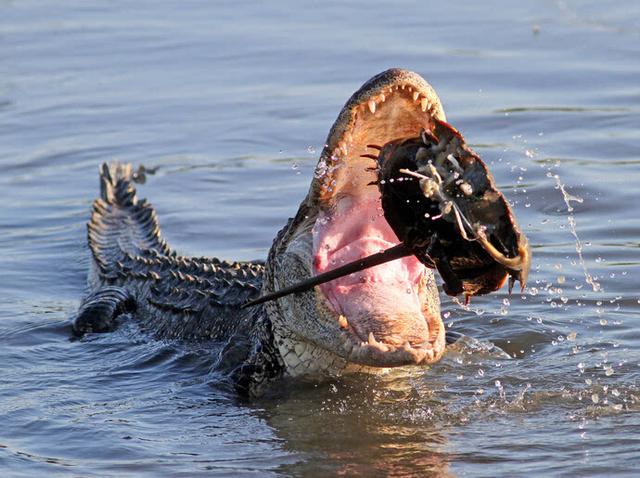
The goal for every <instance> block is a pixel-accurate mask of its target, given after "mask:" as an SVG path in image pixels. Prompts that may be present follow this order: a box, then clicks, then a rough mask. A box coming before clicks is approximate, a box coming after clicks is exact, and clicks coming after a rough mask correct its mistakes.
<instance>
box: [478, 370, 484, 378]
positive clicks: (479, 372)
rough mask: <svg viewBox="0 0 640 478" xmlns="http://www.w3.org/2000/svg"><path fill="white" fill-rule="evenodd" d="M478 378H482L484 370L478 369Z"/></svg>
mask: <svg viewBox="0 0 640 478" xmlns="http://www.w3.org/2000/svg"><path fill="white" fill-rule="evenodd" d="M478 376H479V377H484V370H482V369H481V368H479V369H478Z"/></svg>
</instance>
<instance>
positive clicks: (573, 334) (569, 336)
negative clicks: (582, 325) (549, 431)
mask: <svg viewBox="0 0 640 478" xmlns="http://www.w3.org/2000/svg"><path fill="white" fill-rule="evenodd" d="M577 336H578V333H577V332H569V333H568V334H567V340H568V341H569V342H573V341H574V340H575V339H576V337H577Z"/></svg>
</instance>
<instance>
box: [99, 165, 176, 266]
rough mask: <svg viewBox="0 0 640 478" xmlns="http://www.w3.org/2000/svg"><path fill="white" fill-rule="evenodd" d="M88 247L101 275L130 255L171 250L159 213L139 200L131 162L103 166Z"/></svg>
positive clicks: (165, 253)
mask: <svg viewBox="0 0 640 478" xmlns="http://www.w3.org/2000/svg"><path fill="white" fill-rule="evenodd" d="M87 233H88V242H89V248H90V249H91V254H92V256H93V259H94V261H95V263H96V265H97V266H98V270H99V273H100V275H101V276H102V277H104V276H109V275H110V274H112V273H113V272H114V271H113V269H114V267H116V266H117V264H118V261H123V260H125V259H126V257H128V256H132V255H133V256H135V255H138V254H140V253H141V252H144V251H151V250H155V251H156V252H157V253H158V254H160V255H168V254H169V253H170V252H171V251H170V249H169V246H168V245H167V243H166V242H165V240H164V239H162V237H161V236H160V225H159V223H158V218H157V216H156V212H155V210H154V208H153V206H151V204H149V203H148V202H147V201H146V199H142V200H139V199H138V197H137V195H136V189H135V186H134V175H133V169H132V167H131V165H130V164H121V163H117V162H113V163H109V164H107V163H104V164H102V165H101V166H100V197H99V198H98V199H96V200H95V201H94V202H93V212H92V214H91V220H90V221H89V223H88V224H87Z"/></svg>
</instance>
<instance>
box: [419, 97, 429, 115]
mask: <svg viewBox="0 0 640 478" xmlns="http://www.w3.org/2000/svg"><path fill="white" fill-rule="evenodd" d="M428 107H429V100H428V99H426V98H422V99H421V100H420V108H421V109H422V111H423V112H426V111H427V108H428Z"/></svg>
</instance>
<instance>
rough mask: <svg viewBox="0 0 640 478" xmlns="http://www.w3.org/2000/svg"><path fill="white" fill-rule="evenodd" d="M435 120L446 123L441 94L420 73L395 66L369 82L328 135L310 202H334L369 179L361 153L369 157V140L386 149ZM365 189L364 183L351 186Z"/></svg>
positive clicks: (350, 99) (322, 204) (363, 86)
mask: <svg viewBox="0 0 640 478" xmlns="http://www.w3.org/2000/svg"><path fill="white" fill-rule="evenodd" d="M433 118H437V119H440V120H443V121H445V120H446V117H445V114H444V110H443V109H442V104H441V102H440V99H439V98H438V95H437V94H436V92H435V91H434V90H433V88H432V87H431V85H429V84H428V83H427V82H426V81H425V80H424V79H423V78H422V77H421V76H420V75H418V74H416V73H413V72H411V71H408V70H402V69H397V68H394V69H390V70H386V71H384V72H382V73H380V74H378V75H376V76H374V77H373V78H371V79H370V80H369V81H367V82H366V83H365V84H364V85H362V87H361V88H360V89H358V90H357V91H356V92H355V93H354V94H353V95H352V96H351V98H349V100H348V101H347V102H346V104H345V105H344V107H343V108H342V110H341V112H340V114H339V116H338V118H337V119H336V121H335V123H334V124H333V126H332V128H331V130H330V132H329V135H328V137H327V140H326V142H325V147H324V149H323V151H322V153H321V155H320V160H319V161H318V165H317V167H316V171H315V176H314V181H313V183H312V186H311V190H310V192H309V196H308V198H307V201H308V202H309V204H310V205H311V204H313V205H314V206H317V205H321V206H324V205H326V204H327V203H332V202H333V201H332V199H333V198H334V197H335V195H336V192H338V191H342V192H345V191H348V190H349V189H350V187H349V186H350V184H353V177H354V176H356V177H364V176H367V175H362V174H360V173H361V172H362V170H363V169H364V168H366V167H367V166H370V163H367V160H366V159H364V158H361V157H360V155H362V154H366V153H371V150H370V149H368V148H367V144H371V143H370V141H371V142H373V144H378V145H382V144H384V143H386V142H388V141H390V140H394V139H398V138H401V137H406V136H416V135H417V134H419V133H420V130H421V129H422V128H429V126H430V124H431V121H432V119H433ZM345 166H346V167H345ZM354 173H355V174H354ZM368 176H369V177H371V176H372V175H371V174H370V175H368ZM363 180H364V179H363ZM362 186H365V184H355V185H353V188H354V189H357V188H362ZM318 203H320V204H318Z"/></svg>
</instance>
